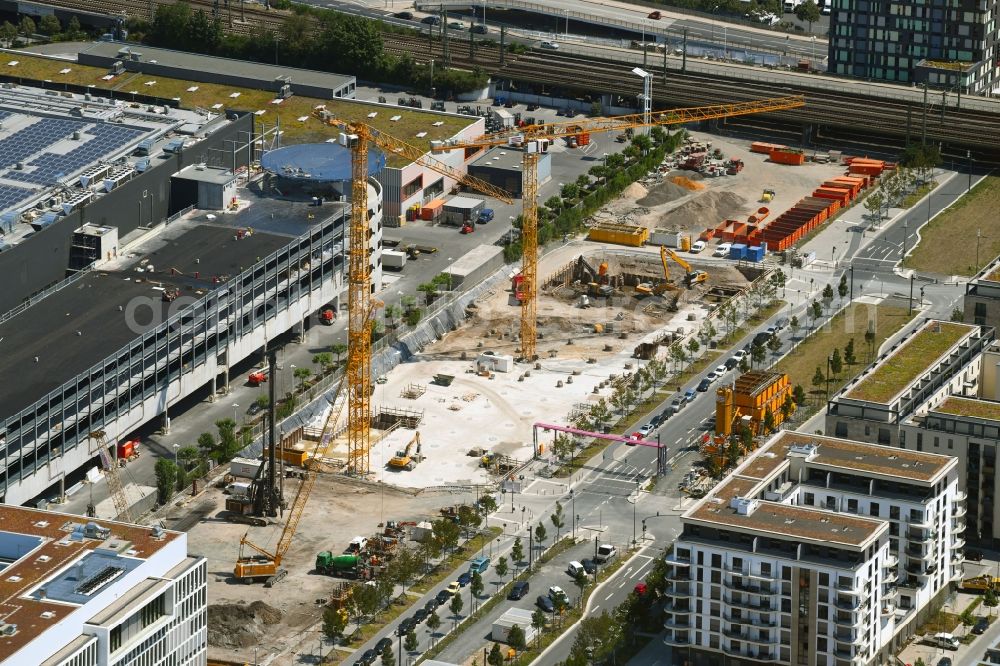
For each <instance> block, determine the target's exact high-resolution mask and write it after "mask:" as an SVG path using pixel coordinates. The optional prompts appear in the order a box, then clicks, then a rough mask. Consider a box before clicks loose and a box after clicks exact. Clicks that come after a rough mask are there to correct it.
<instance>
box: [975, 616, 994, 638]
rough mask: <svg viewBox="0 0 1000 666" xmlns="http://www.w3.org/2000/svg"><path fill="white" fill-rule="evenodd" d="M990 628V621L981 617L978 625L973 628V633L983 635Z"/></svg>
mask: <svg viewBox="0 0 1000 666" xmlns="http://www.w3.org/2000/svg"><path fill="white" fill-rule="evenodd" d="M989 628H990V621H989V620H988V619H986V618H985V617H981V618H979V619H978V620H976V623H975V624H974V625H973V626H972V633H974V634H981V633H983V632H984V631H986V630H987V629H989Z"/></svg>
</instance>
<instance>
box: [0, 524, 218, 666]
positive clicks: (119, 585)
mask: <svg viewBox="0 0 1000 666" xmlns="http://www.w3.org/2000/svg"><path fill="white" fill-rule="evenodd" d="M0 523H2V524H3V526H4V531H3V532H2V533H0V558H2V560H3V562H4V565H5V566H4V580H3V582H2V584H0V585H2V586H3V588H4V589H3V592H4V597H5V599H7V600H8V602H7V604H6V610H5V612H4V616H3V622H2V624H0V627H2V628H3V631H2V635H0V661H2V662H3V663H5V664H38V665H40V666H83V665H90V664H107V665H111V664H121V665H123V666H124V665H131V664H139V663H142V664H150V665H151V666H161V665H163V666H165V665H166V664H174V665H176V666H204V664H205V663H206V662H207V648H208V627H207V604H208V600H207V595H206V592H207V588H206V581H207V571H206V560H205V558H203V557H194V556H190V555H188V552H187V535H186V534H184V533H183V532H171V531H168V530H164V529H162V528H159V527H152V528H150V527H142V526H138V525H129V524H125V523H116V522H110V521H94V520H86V519H81V518H80V516H74V515H69V514H59V513H52V512H49V511H39V510H35V509H24V508H21V507H11V506H0Z"/></svg>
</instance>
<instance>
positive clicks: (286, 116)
mask: <svg viewBox="0 0 1000 666" xmlns="http://www.w3.org/2000/svg"><path fill="white" fill-rule="evenodd" d="M13 61H16V62H17V64H16V65H14V66H11V65H9V64H8V63H10V62H13ZM0 69H2V71H3V73H4V74H6V75H8V76H21V77H24V78H26V79H36V80H40V81H54V82H65V83H72V84H76V85H82V86H92V87H94V88H96V89H107V90H114V91H116V92H117V93H119V94H121V93H130V92H136V93H138V94H143V95H153V96H156V97H161V98H163V99H175V98H176V99H179V100H180V104H181V106H182V107H183V108H186V109H194V108H202V109H210V110H215V111H216V112H219V113H221V112H222V109H225V108H234V109H245V110H248V111H254V112H257V111H263V112H264V113H262V114H260V115H259V116H258V120H259V121H260V122H262V123H264V124H266V125H268V126H273V125H274V124H275V122H277V121H280V122H281V130H282V134H281V140H282V143H285V144H289V143H320V142H323V141H326V140H327V139H332V138H336V137H337V135H338V130H337V128H336V127H331V126H328V125H326V124H325V123H324V122H323V121H321V120H320V119H319V118H317V117H316V116H314V115H313V110H314V109H315V108H316V107H317V106H319V105H320V104H322V105H325V106H326V109H327V110H328V111H330V112H331V113H332V114H334V115H335V116H336V117H337V118H338V119H340V120H345V121H360V122H364V123H367V124H368V125H371V126H372V127H374V128H376V129H378V130H381V131H383V132H385V133H387V134H390V135H392V136H394V137H396V138H397V139H401V140H403V141H405V142H407V143H409V144H410V145H413V146H416V147H418V148H426V149H427V150H430V143H431V141H438V140H444V139H450V138H451V137H453V136H454V135H455V134H457V133H458V132H459V131H461V130H463V129H465V128H466V127H468V126H469V125H470V124H472V123H474V122H476V119H475V118H469V117H465V116H456V115H453V114H442V113H430V112H427V111H422V110H420V109H412V108H407V107H402V106H389V107H386V106H383V105H376V104H370V103H365V102H356V101H349V100H341V99H318V98H316V97H303V96H301V95H293V96H292V97H289V98H287V99H285V100H284V101H282V102H281V103H280V104H274V103H273V102H274V100H275V94H274V92H272V91H267V90H257V89H254V88H246V87H242V86H231V85H220V84H216V83H203V82H200V81H187V80H183V79H171V78H167V77H164V76H153V75H150V74H142V73H136V72H126V73H125V74H122V75H120V76H116V77H115V78H113V79H111V80H110V81H105V80H104V79H103V77H104V76H105V75H106V74H107V71H106V70H104V69H101V68H99V67H90V66H87V65H80V64H78V63H76V62H74V61H70V60H60V59H54V58H43V57H40V56H37V55H32V54H31V53H28V52H24V51H18V52H16V53H15V52H10V51H8V52H6V53H5V54H4V55H2V56H0ZM66 69H68V70H69V71H68V72H66V73H62V72H63V70H66ZM149 82H152V85H146V84H147V83H149ZM191 88H194V89H195V90H191ZM234 93H239V95H238V96H237V97H232V96H231V95H232V94H234ZM220 104H221V105H222V106H221V107H219V108H218V109H214V108H213V107H215V106H216V105H220ZM371 113H375V114H376V115H375V116H374V117H372V118H369V117H368V116H369V114H371ZM396 116H398V117H399V118H398V120H392V118H393V117H396ZM300 118H304V120H300ZM434 123H441V124H440V125H437V126H435V124H434ZM420 133H426V134H425V135H424V136H422V137H418V136H417V135H418V134H420ZM386 157H387V160H388V164H389V166H393V167H401V166H405V165H407V164H409V163H410V160H407V159H404V158H401V157H400V156H398V155H387V156H386Z"/></svg>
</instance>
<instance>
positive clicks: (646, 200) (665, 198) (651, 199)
mask: <svg viewBox="0 0 1000 666" xmlns="http://www.w3.org/2000/svg"><path fill="white" fill-rule="evenodd" d="M688 194H691V191H690V190H688V189H686V188H684V187H681V186H680V185H678V184H676V183H672V182H670V181H669V180H665V181H663V182H662V183H660V184H659V185H657V186H656V187H654V188H652V189H651V190H649V194H647V195H646V196H644V197H643V198H641V199H636V203H637V204H638V205H640V206H647V207H649V206H661V205H663V204H665V203H670V202H671V201H674V200H676V199H680V198H681V197H683V196H687V195H688Z"/></svg>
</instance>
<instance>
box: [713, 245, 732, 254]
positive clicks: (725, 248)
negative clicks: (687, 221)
mask: <svg viewBox="0 0 1000 666" xmlns="http://www.w3.org/2000/svg"><path fill="white" fill-rule="evenodd" d="M732 247H733V244H732V243H720V244H719V245H718V246H717V247H716V248H715V252H713V253H712V256H713V257H728V256H729V250H730V248H732Z"/></svg>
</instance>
